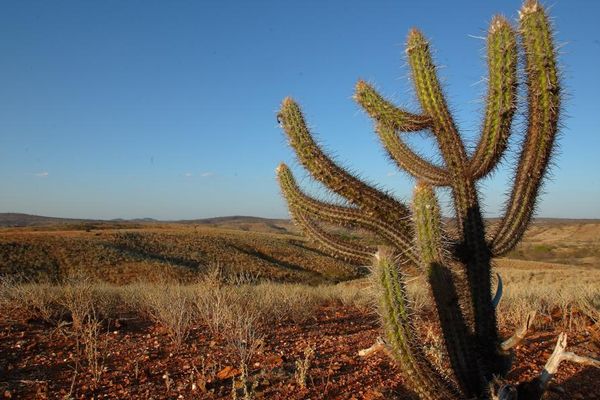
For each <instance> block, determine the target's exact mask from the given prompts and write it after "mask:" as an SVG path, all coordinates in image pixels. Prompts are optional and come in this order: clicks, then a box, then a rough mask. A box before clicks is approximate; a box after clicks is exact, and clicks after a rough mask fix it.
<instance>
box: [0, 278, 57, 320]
mask: <svg viewBox="0 0 600 400" xmlns="http://www.w3.org/2000/svg"><path fill="white" fill-rule="evenodd" d="M0 287H1V289H0V290H1V293H0V295H1V297H0V307H2V309H4V310H6V313H5V315H7V316H10V315H23V316H25V318H27V319H37V320H42V321H44V322H46V323H48V324H51V325H56V324H58V322H59V321H60V320H61V318H62V317H63V315H64V309H63V308H62V307H61V305H60V301H59V300H60V297H61V290H60V288H58V287H56V286H55V285H51V284H49V283H35V282H28V281H26V280H25V281H24V280H18V279H15V278H8V277H4V278H3V279H2V280H1V282H0Z"/></svg>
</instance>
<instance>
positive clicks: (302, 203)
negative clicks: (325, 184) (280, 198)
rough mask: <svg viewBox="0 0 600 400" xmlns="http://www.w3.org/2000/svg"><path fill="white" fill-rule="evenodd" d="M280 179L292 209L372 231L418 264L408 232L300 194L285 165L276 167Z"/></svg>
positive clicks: (366, 215) (332, 221)
mask: <svg viewBox="0 0 600 400" xmlns="http://www.w3.org/2000/svg"><path fill="white" fill-rule="evenodd" d="M277 179H278V181H279V186H280V188H281V192H282V193H283V195H284V197H285V199H286V200H287V202H288V204H289V206H290V209H294V210H301V211H303V212H305V213H308V214H311V215H312V216H314V217H316V218H317V219H319V220H321V221H325V222H329V223H333V224H339V225H342V226H348V227H360V228H363V229H366V230H368V231H371V232H373V233H375V234H377V235H379V236H380V237H382V238H384V239H385V240H386V241H388V242H389V243H390V244H391V245H393V246H395V247H396V249H397V250H398V255H402V257H403V258H404V260H405V261H407V262H411V263H416V262H417V257H416V255H415V254H414V251H413V249H412V239H411V238H410V237H409V232H406V231H402V230H399V229H398V228H397V227H396V226H394V225H392V224H388V223H387V222H386V221H384V220H380V219H375V218H373V217H371V216H369V215H368V214H366V213H365V212H363V211H362V210H360V209H357V208H351V207H344V206H339V205H335V204H329V203H325V202H322V201H319V200H316V199H313V198H312V197H310V196H308V195H306V194H305V193H303V192H302V191H301V190H300V188H299V187H298V185H297V184H296V180H295V179H294V176H293V174H292V171H290V169H289V168H288V167H287V165H285V164H283V163H282V164H280V165H279V166H278V167H277Z"/></svg>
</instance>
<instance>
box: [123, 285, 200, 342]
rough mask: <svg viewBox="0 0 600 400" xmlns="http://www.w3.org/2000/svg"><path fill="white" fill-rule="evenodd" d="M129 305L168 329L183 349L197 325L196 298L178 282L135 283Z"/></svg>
mask: <svg viewBox="0 0 600 400" xmlns="http://www.w3.org/2000/svg"><path fill="white" fill-rule="evenodd" d="M127 291H128V294H127V295H126V296H125V297H126V298H127V299H128V300H127V302H128V303H129V305H130V306H131V307H132V308H133V309H134V310H138V312H140V313H141V314H142V315H143V316H146V317H149V318H150V319H151V320H152V321H154V322H155V323H157V324H158V325H160V326H162V327H163V328H164V329H166V331H167V334H168V335H169V337H170V339H171V341H172V342H173V344H175V345H176V346H180V345H181V344H182V343H183V342H184V341H185V339H186V338H187V337H188V336H189V334H190V331H191V329H192V327H193V325H194V320H195V318H194V308H193V304H194V298H193V293H192V291H191V290H190V288H189V287H187V286H184V285H181V284H178V283H167V284H135V285H131V286H128V287H127Z"/></svg>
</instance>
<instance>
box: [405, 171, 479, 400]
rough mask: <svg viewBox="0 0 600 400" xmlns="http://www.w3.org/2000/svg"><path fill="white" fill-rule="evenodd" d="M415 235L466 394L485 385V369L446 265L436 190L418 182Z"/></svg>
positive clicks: (414, 207)
mask: <svg viewBox="0 0 600 400" xmlns="http://www.w3.org/2000/svg"><path fill="white" fill-rule="evenodd" d="M413 220H414V224H415V238H416V243H417V250H418V252H419V255H420V258H421V263H422V265H423V269H424V270H425V271H426V274H427V280H428V282H429V285H430V288H431V292H432V297H433V299H434V302H435V305H436V310H437V314H438V319H439V321H440V325H441V327H442V332H443V336H444V342H445V345H446V349H447V351H448V356H449V358H450V363H451V364H452V370H453V371H454V375H455V377H456V380H457V382H458V384H459V386H460V387H461V389H462V392H463V394H464V395H465V396H467V397H469V398H470V397H473V396H477V395H480V394H481V393H483V392H484V390H485V389H486V385H485V378H484V374H483V372H484V370H483V368H482V367H481V365H480V363H479V361H478V359H477V353H476V348H475V346H474V345H473V343H472V340H471V337H470V334H469V330H468V328H467V325H466V322H465V319H464V317H463V315H462V313H461V311H460V304H459V298H458V294H457V292H456V287H455V285H454V281H455V280H454V278H453V276H452V272H451V271H450V269H449V268H448V267H447V266H445V265H444V264H445V257H444V251H443V233H442V227H441V225H442V218H441V215H440V207H439V205H438V202H437V199H436V196H435V192H434V191H433V189H432V188H431V187H430V186H429V185H427V184H424V183H418V184H417V186H416V187H415V190H414V195H413Z"/></svg>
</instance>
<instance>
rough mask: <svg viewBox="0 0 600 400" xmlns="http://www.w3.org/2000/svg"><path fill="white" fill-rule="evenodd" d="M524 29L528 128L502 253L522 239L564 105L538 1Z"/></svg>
mask: <svg viewBox="0 0 600 400" xmlns="http://www.w3.org/2000/svg"><path fill="white" fill-rule="evenodd" d="M520 32H521V39H522V44H523V48H524V49H525V72H526V75H527V91H528V93H527V100H528V104H529V109H528V115H527V119H528V120H527V134H526V137H525V141H524V143H523V149H522V151H521V155H520V158H519V166H518V167H517V173H516V176H515V179H514V186H513V189H512V192H511V195H510V200H509V202H508V205H507V208H506V211H505V214H504V216H503V218H502V220H501V222H500V225H499V227H498V229H497V231H496V233H495V234H494V239H493V243H492V251H493V253H494V255H502V254H505V253H507V252H508V251H510V250H511V249H512V248H514V246H515V245H516V244H517V243H518V242H519V241H520V240H521V238H522V236H523V234H524V233H525V230H526V229H527V226H528V224H529V221H530V220H531V216H532V215H533V211H534V209H535V202H536V199H537V197H538V192H539V189H540V186H541V184H542V180H543V178H544V175H545V173H546V170H547V167H548V162H549V161H550V156H551V155H552V149H553V145H554V140H555V138H556V133H557V130H558V119H559V111H560V99H561V91H560V82H559V73H558V68H557V64H556V49H555V47H554V41H553V38H552V30H551V26H550V21H549V20H548V16H547V15H546V13H545V11H544V9H543V8H542V6H541V5H540V4H539V3H538V2H537V1H526V2H525V4H524V5H523V8H522V9H521V12H520Z"/></svg>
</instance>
